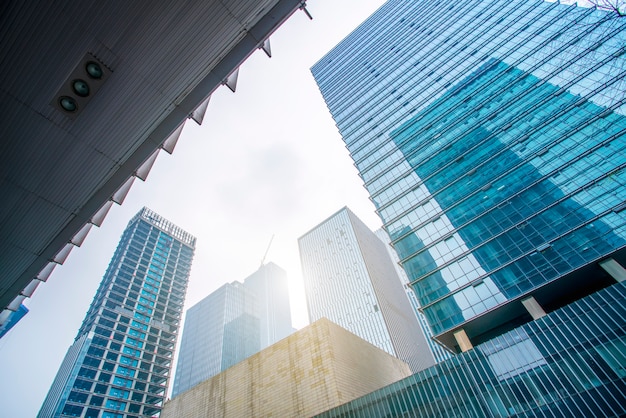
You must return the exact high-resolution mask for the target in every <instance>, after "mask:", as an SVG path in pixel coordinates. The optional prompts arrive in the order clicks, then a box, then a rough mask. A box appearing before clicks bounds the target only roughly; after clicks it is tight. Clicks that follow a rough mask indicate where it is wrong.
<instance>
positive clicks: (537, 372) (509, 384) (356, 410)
mask: <svg viewBox="0 0 626 418" xmlns="http://www.w3.org/2000/svg"><path fill="white" fill-rule="evenodd" d="M625 305H626V284H624V283H620V284H615V285H613V286H612V287H609V288H606V289H603V290H601V291H599V292H596V293H594V294H593V295H591V296H588V297H586V298H584V299H581V300H579V301H577V302H574V303H572V304H570V305H568V306H566V307H564V308H562V309H559V310H556V311H553V312H551V313H550V314H548V315H547V316H544V317H543V318H541V319H539V320H537V321H534V322H530V323H528V324H526V325H523V326H521V327H518V328H516V329H515V330H513V331H510V332H508V333H505V334H503V335H501V336H499V337H496V338H494V339H493V340H491V341H488V342H486V343H483V344H481V345H479V346H477V347H475V349H474V350H471V351H468V352H466V353H462V354H458V355H456V356H455V357H454V358H452V359H450V360H447V361H445V362H444V363H441V364H438V365H437V366H435V367H432V368H430V369H428V370H424V371H422V372H420V373H417V374H415V375H413V376H411V377H408V378H406V379H403V380H401V381H399V382H396V383H393V384H391V385H389V386H387V387H385V388H383V389H380V390H377V391H375V392H372V393H370V394H368V395H365V396H363V397H361V398H359V399H356V400H354V401H352V402H350V403H347V404H344V405H342V406H339V407H337V408H335V409H332V410H329V411H327V412H325V413H322V414H320V415H318V416H319V417H324V418H330V417H390V416H392V417H415V416H424V417H435V416H439V417H476V418H481V417H513V416H515V417H621V416H624V415H626V368H625V365H626V332H625V330H626V308H625Z"/></svg>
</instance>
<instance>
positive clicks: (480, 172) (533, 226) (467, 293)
mask: <svg viewBox="0 0 626 418" xmlns="http://www.w3.org/2000/svg"><path fill="white" fill-rule="evenodd" d="M312 72H313V75H314V77H315V79H316V81H317V83H318V85H319V88H320V90H321V92H322V95H323V96H324V99H325V101H326V103H327V105H328V107H329V109H330V111H331V113H332V115H333V118H334V119H335V122H336V124H337V126H338V128H339V130H340V132H341V134H342V136H343V139H344V141H345V142H346V145H347V147H348V149H349V150H350V153H351V156H352V158H353V159H354V161H355V164H356V166H357V168H358V170H359V173H360V176H361V177H362V179H363V181H364V183H365V187H366V188H367V190H368V191H369V194H370V196H371V199H372V201H373V202H374V204H375V205H376V210H377V213H378V214H379V216H380V217H381V219H382V220H383V224H384V228H385V229H386V231H387V232H388V233H389V235H390V237H391V239H392V244H393V246H394V247H395V249H396V251H397V253H398V255H399V257H400V262H401V264H402V266H403V267H404V269H405V271H406V273H407V276H408V278H409V280H410V283H411V286H412V287H413V289H414V290H415V294H416V296H417V299H418V301H419V305H420V309H421V310H422V311H423V313H424V315H425V317H426V318H427V320H428V323H429V324H430V326H431V329H432V331H433V335H434V338H435V339H436V340H437V341H438V342H440V343H441V344H444V345H445V346H447V347H448V348H449V349H451V350H453V351H456V352H457V353H459V352H462V354H458V355H456V356H454V357H453V358H451V359H449V360H447V361H444V362H442V363H441V364H440V365H437V366H435V367H433V368H430V369H428V370H425V371H423V372H420V373H418V374H416V375H415V376H413V377H412V378H409V379H405V380H403V381H402V382H399V383H398V384H395V385H391V386H389V387H387V388H384V389H381V390H380V391H377V392H375V393H373V394H371V395H368V396H366V397H364V398H361V399H359V400H356V401H354V402H352V403H351V404H349V405H346V407H345V408H338V409H336V410H334V411H332V412H330V413H329V414H328V416H381V415H386V414H391V415H394V414H395V415H402V414H405V413H407V414H409V415H411V414H413V415H414V414H424V415H429V416H513V415H515V416H539V415H541V416H623V415H624V414H625V413H626V409H625V407H624V405H626V386H625V382H624V379H625V377H626V375H624V364H625V363H626V358H624V356H623V353H624V351H625V350H626V345H625V340H624V338H625V331H624V329H625V324H624V302H625V300H624V284H623V283H616V282H623V281H624V280H626V270H625V269H624V267H623V266H624V265H625V264H626V211H624V209H626V170H625V169H626V117H625V116H624V113H625V111H626V104H625V96H626V81H625V80H626V77H625V76H626V19H623V18H620V17H618V15H617V14H615V13H611V12H607V11H602V10H598V9H594V8H583V7H578V6H577V5H564V4H560V3H558V2H544V1H540V0H524V1H521V0H512V1H511V0H487V1H485V0H480V1H478V0H474V1H467V2H444V1H406V0H391V1H389V2H387V3H386V4H385V5H383V6H382V7H381V8H380V9H379V10H378V11H377V12H376V13H375V14H374V15H372V16H371V17H370V18H369V19H367V20H366V21H365V22H364V23H363V24H362V25H361V26H359V27H358V28H357V29H356V30H354V31H353V32H352V33H351V34H350V35H349V36H348V37H347V38H346V39H344V40H343V41H342V42H341V43H340V44H339V45H337V46H336V47H335V48H334V49H333V50H332V51H330V52H329V53H328V54H327V55H326V56H324V57H323V58H322V59H321V60H320V61H319V62H318V63H316V64H315V65H314V66H313V68H312Z"/></svg>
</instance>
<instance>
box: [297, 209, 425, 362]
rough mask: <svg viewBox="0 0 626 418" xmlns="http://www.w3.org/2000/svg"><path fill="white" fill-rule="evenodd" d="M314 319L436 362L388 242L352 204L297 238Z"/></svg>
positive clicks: (410, 358)
mask: <svg viewBox="0 0 626 418" xmlns="http://www.w3.org/2000/svg"><path fill="white" fill-rule="evenodd" d="M298 246H299V248H300V260H301V263H302V275H303V279H304V286H305V292H306V299H307V305H308V310H309V321H311V322H314V321H317V320H318V319H320V318H324V317H325V318H328V319H330V320H331V321H333V322H335V323H336V324H339V325H341V326H342V327H344V328H345V329H347V330H348V331H351V332H353V333H354V334H356V335H358V336H359V337H361V338H363V339H364V340H367V341H369V342H370V343H372V344H374V345H375V346H377V347H379V348H381V349H383V350H385V351H386V352H388V353H389V354H391V355H394V356H396V357H398V358H399V359H401V360H404V361H405V362H406V363H407V364H408V365H409V366H410V367H411V370H413V371H418V370H422V369H425V368H427V367H429V366H432V365H433V364H435V359H434V356H433V353H432V352H431V350H430V348H429V347H428V343H427V341H426V336H425V335H424V332H423V330H422V328H421V326H420V324H419V323H418V320H417V317H416V316H415V314H414V313H413V310H412V308H411V305H410V303H409V300H408V298H407V296H406V294H405V292H404V290H403V287H402V283H401V281H400V278H399V277H398V276H397V273H396V270H395V268H394V265H393V261H392V260H391V258H390V257H389V253H388V252H387V249H386V248H385V246H386V244H385V243H383V242H382V241H381V240H380V239H379V238H378V237H377V236H376V234H374V233H373V232H372V231H371V230H370V229H369V228H368V227H367V226H366V225H365V224H364V223H363V222H362V221H361V220H360V219H359V218H357V217H356V215H354V213H352V211H350V210H349V209H348V208H345V207H344V208H343V209H341V210H339V211H338V212H337V213H335V214H334V215H332V216H331V217H329V218H328V219H326V220H325V221H324V222H322V223H321V224H319V225H318V226H316V227H315V228H313V229H312V230H311V231H309V232H307V233H306V234H304V235H303V236H302V237H300V238H299V239H298Z"/></svg>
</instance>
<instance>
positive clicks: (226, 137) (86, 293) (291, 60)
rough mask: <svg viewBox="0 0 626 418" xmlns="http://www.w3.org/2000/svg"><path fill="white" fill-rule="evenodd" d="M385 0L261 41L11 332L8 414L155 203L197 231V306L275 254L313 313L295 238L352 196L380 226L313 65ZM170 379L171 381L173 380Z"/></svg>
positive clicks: (0, 411) (329, 13) (321, 4)
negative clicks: (129, 231) (264, 45)
mask: <svg viewBox="0 0 626 418" xmlns="http://www.w3.org/2000/svg"><path fill="white" fill-rule="evenodd" d="M382 3H383V1H382V0H340V1H332V0H318V1H310V4H309V5H308V6H307V9H308V10H309V11H310V12H311V14H312V15H313V18H314V19H313V20H312V21H309V20H308V18H307V17H306V16H305V14H304V13H302V12H297V13H296V14H295V15H293V16H292V17H291V18H290V19H289V20H288V21H287V22H286V23H285V24H284V25H283V26H282V27H280V28H279V29H278V30H277V31H276V33H275V34H274V35H273V36H272V37H271V43H272V52H273V57H272V58H271V59H270V58H268V57H267V56H266V55H265V54H264V53H263V52H262V51H257V52H255V53H254V54H253V55H252V56H251V57H250V58H249V59H248V60H247V61H246V62H245V63H244V64H243V65H242V66H241V68H240V73H239V84H238V86H237V92H236V93H234V94H233V93H232V92H230V91H229V90H228V89H227V88H226V87H221V88H219V89H218V90H217V91H216V92H215V93H214V94H213V96H212V98H211V102H210V104H209V108H208V110H207V114H206V116H205V119H204V123H203V125H202V126H197V125H196V124H195V123H194V122H193V121H191V120H189V121H187V124H186V125H185V128H184V130H183V134H182V136H181V138H180V140H179V142H178V145H177V147H176V149H175V150H174V154H173V155H168V154H166V153H164V152H162V153H161V154H160V155H159V158H158V159H157V161H156V163H155V165H154V167H153V169H152V172H151V173H150V175H149V176H148V179H147V181H146V182H145V183H142V182H141V181H136V182H135V184H134V186H133V188H132V189H131V191H130V193H129V195H128V197H127V198H126V201H125V202H124V204H123V205H122V206H117V205H115V206H113V208H112V209H111V211H110V212H109V215H108V217H107V219H106V220H105V222H104V224H103V225H102V227H101V228H92V231H91V233H90V234H89V236H88V237H87V239H86V241H85V243H84V244H83V246H82V247H81V248H76V249H74V250H73V251H72V253H71V254H70V256H69V258H68V260H67V261H66V263H65V264H64V265H62V266H58V267H57V268H56V270H55V271H54V273H53V274H52V276H51V277H50V279H49V280H48V282H47V283H46V284H44V285H42V286H40V287H39V288H38V290H37V292H36V293H35V295H34V297H33V298H32V299H31V300H29V301H28V302H27V305H28V307H29V308H30V310H31V311H30V313H29V314H28V315H26V317H25V318H24V319H23V320H22V321H21V322H20V323H19V324H18V325H17V326H16V327H15V328H14V329H13V330H11V331H10V332H9V333H8V334H7V335H6V336H5V337H4V338H2V339H0V379H1V380H0V381H1V386H0V387H1V390H0V416H3V417H12V418H29V417H34V416H36V414H37V412H38V411H39V408H40V407H41V404H42V402H43V400H44V398H45V396H46V394H47V392H48V389H49V388H50V385H51V383H52V380H53V379H54V376H55V375H56V372H57V370H58V367H59V365H60V364H61V361H62V359H63V356H64V355H65V353H66V351H67V349H68V347H69V346H70V345H71V344H72V342H73V339H74V337H75V336H76V333H77V331H78V328H79V326H80V324H81V322H82V320H83V318H84V316H85V313H86V312H87V308H88V307H89V304H90V302H91V300H92V298H93V296H94V295H95V292H96V289H97V287H98V284H99V283H100V280H101V279H102V276H103V274H104V272H105V270H106V268H107V265H108V263H109V260H110V259H111V257H112V255H113V252H114V250H115V248H116V246H117V242H118V240H119V238H120V236H121V234H122V231H123V230H124V228H125V227H126V225H127V223H128V221H129V220H130V218H131V217H132V216H133V215H134V214H135V213H137V212H138V211H139V210H140V209H141V208H142V207H143V206H147V207H149V208H151V209H153V210H154V211H156V212H157V213H159V214H161V215H162V216H164V217H165V218H167V219H169V220H170V221H172V222H173V223H175V224H177V225H178V226H180V227H182V228H184V229H185V230H187V231H188V232H190V233H191V234H193V235H195V236H196V237H197V238H198V241H197V246H196V252H195V257H194V262H193V267H192V270H191V276H190V281H189V288H188V292H187V299H186V303H185V310H186V309H187V308H188V307H190V306H192V305H193V304H195V303H196V302H198V301H200V300H201V299H202V298H204V297H205V296H207V295H208V294H209V293H211V292H212V291H213V290H215V289H217V288H218V287H219V286H221V285H222V284H224V283H226V282H232V281H233V280H239V281H241V280H243V279H244V278H245V277H247V276H248V275H250V274H251V273H253V272H254V271H255V270H256V269H257V268H258V267H259V266H260V263H261V259H262V258H263V254H264V253H265V250H266V247H267V245H268V242H269V241H270V238H271V237H272V234H275V237H274V240H273V242H272V245H271V248H270V249H269V252H268V255H267V259H266V262H267V261H273V262H275V263H276V264H278V265H280V266H281V267H283V268H284V269H285V270H287V274H288V277H289V284H290V293H291V295H292V296H291V305H292V319H293V325H294V326H295V327H296V328H302V327H303V326H305V325H307V324H308V318H307V313H306V302H305V299H304V292H303V286H302V277H301V270H300V260H299V254H298V244H297V239H298V237H300V236H301V235H303V234H304V233H306V232H307V231H309V230H310V229H311V228H313V227H314V226H316V225H317V224H318V223H320V222H321V221H323V220H324V219H326V218H327V217H328V216H330V215H332V214H333V213H334V212H336V211H337V210H339V209H340V208H342V207H343V206H348V207H350V208H351V209H352V210H353V211H354V212H355V214H356V215H357V216H359V217H360V218H361V219H362V220H363V221H364V222H365V223H366V224H367V225H368V226H369V227H370V228H372V229H377V228H379V227H380V220H379V219H378V217H377V216H376V214H375V213H374V206H373V204H372V203H371V202H370V201H369V199H368V195H367V193H366V191H365V189H364V188H363V185H362V182H361V180H360V178H359V177H358V174H357V171H356V169H355V168H354V166H353V164H352V160H351V159H350V157H349V155H348V151H347V150H346V148H345V146H344V144H343V142H342V140H341V137H340V136H339V134H338V132H337V129H336V127H335V125H334V121H333V120H332V118H331V116H330V114H329V113H328V110H327V108H326V105H325V103H324V101H323V99H322V96H321V94H320V93H319V90H318V88H317V85H316V84H315V82H314V80H313V77H312V76H311V73H310V70H309V68H310V67H311V66H312V65H313V64H314V63H315V62H316V61H317V60H318V59H320V58H321V57H322V56H323V55H324V54H325V53H326V52H328V51H329V50H330V49H331V48H332V47H333V46H335V45H336V44H337V43H338V42H339V41H340V40H341V39H343V38H344V37H345V36H346V35H348V33H350V32H351V31H352V30H353V29H354V28H355V27H356V26H357V25H358V24H360V23H361V22H362V21H363V20H365V19H366V18H367V17H368V16H369V15H370V14H371V13H373V12H374V11H375V10H376V9H377V8H378V7H379V6H380V5H381V4H382ZM171 384H172V382H170V386H171Z"/></svg>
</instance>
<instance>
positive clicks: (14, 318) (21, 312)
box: [0, 304, 28, 338]
mask: <svg viewBox="0 0 626 418" xmlns="http://www.w3.org/2000/svg"><path fill="white" fill-rule="evenodd" d="M27 313H28V308H27V307H26V306H24V304H21V305H20V307H19V308H17V311H15V312H11V314H10V315H9V316H8V318H7V320H6V321H5V322H4V323H3V324H2V325H0V338H2V337H4V336H5V335H6V333H7V332H9V330H10V329H11V328H13V327H14V326H15V324H17V323H18V322H19V321H20V320H21V319H22V318H24V316H25V315H26V314H27Z"/></svg>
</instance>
